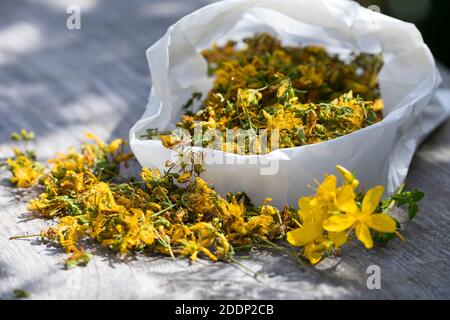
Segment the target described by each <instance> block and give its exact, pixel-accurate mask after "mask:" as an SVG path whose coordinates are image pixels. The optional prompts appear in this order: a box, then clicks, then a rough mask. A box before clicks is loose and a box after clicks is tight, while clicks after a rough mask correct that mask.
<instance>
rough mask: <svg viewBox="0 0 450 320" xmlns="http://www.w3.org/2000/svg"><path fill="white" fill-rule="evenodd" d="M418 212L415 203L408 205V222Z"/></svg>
mask: <svg viewBox="0 0 450 320" xmlns="http://www.w3.org/2000/svg"><path fill="white" fill-rule="evenodd" d="M418 210H419V206H418V205H417V202H411V203H410V204H409V205H408V216H409V220H412V219H414V218H415V216H416V214H417V211H418Z"/></svg>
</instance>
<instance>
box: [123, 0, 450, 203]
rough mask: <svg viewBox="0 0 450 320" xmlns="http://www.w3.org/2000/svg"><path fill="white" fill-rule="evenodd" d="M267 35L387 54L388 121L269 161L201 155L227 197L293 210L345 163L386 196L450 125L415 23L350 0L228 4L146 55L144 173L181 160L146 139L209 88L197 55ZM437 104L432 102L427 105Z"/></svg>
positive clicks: (137, 148)
mask: <svg viewBox="0 0 450 320" xmlns="http://www.w3.org/2000/svg"><path fill="white" fill-rule="evenodd" d="M255 32H269V33H271V34H273V35H275V36H277V37H278V38H280V39H281V40H282V41H283V43H284V44H291V45H293V44H302V45H308V44H315V45H324V46H326V48H327V50H328V51H329V52H334V53H342V54H345V53H348V52H351V51H364V52H369V53H378V52H382V53H383V55H384V62H385V64H384V67H383V69H382V70H381V73H380V75H379V81H380V88H381V95H382V98H383V99H384V101H385V110H384V116H385V118H384V120H383V121H381V122H379V123H377V124H374V125H372V126H370V127H367V128H364V129H362V130H359V131H356V132H354V133H352V134H349V135H346V136H343V137H340V138H337V139H334V140H331V141H327V142H322V143H319V144H314V145H307V146H301V147H296V148H289V149H279V150H275V151H272V152H271V153H269V154H266V155H247V156H245V155H236V154H231V153H223V152H221V151H216V150H211V149H204V150H203V151H204V152H205V154H206V156H207V157H212V158H214V157H216V158H217V159H219V158H221V159H225V161H222V163H211V161H209V163H207V164H206V172H205V173H204V174H203V177H204V178H205V179H206V180H207V181H208V182H210V183H211V184H212V185H213V186H214V188H215V189H216V190H217V191H218V192H219V193H221V194H222V195H224V194H225V193H226V192H237V191H245V192H247V194H248V195H249V196H250V198H251V199H253V200H254V202H255V204H259V203H260V202H261V201H262V200H263V199H264V198H265V197H270V198H273V199H274V200H273V202H272V204H274V205H277V206H283V205H284V204H286V203H289V204H296V203H297V199H298V197H299V196H300V195H306V194H311V193H312V191H313V190H312V189H314V188H315V186H316V184H315V181H316V179H317V180H321V179H322V177H323V174H324V173H334V172H335V165H336V164H341V165H343V166H345V167H346V168H348V169H350V170H352V171H354V172H356V174H357V176H358V178H359V179H360V181H361V183H362V185H365V186H367V187H371V186H373V185H378V184H382V185H384V186H385V187H386V191H387V193H386V194H389V193H393V192H394V191H395V190H396V189H397V188H398V187H399V185H400V184H401V183H402V182H403V181H404V179H405V177H406V175H407V172H408V168H409V165H410V162H411V159H412V157H413V154H414V152H415V150H416V148H417V146H418V145H419V144H420V142H421V141H422V140H423V139H424V138H425V136H426V135H427V134H429V133H430V132H431V131H432V130H433V129H434V128H436V127H437V126H438V125H439V124H440V123H442V122H443V121H444V120H445V119H447V117H448V116H449V112H450V110H449V109H450V108H449V105H448V103H447V105H445V103H444V101H445V100H447V101H449V100H450V99H449V98H450V94H449V92H440V93H438V94H437V95H436V98H435V99H434V100H433V101H432V102H431V100H432V98H433V96H434V94H435V91H436V89H437V88H438V85H439V83H440V81H441V78H440V75H439V72H438V70H437V68H436V65H435V61H434V59H433V56H432V54H431V52H430V50H429V49H428V47H427V46H426V45H425V44H424V42H423V39H422V36H421V34H420V33H419V31H418V30H417V29H416V27H415V26H414V25H412V24H409V23H406V22H403V21H399V20H396V19H393V18H390V17H387V16H385V15H382V14H379V13H376V12H373V11H371V10H368V9H366V8H363V7H361V6H359V5H358V4H357V3H355V2H352V1H346V0H229V1H221V2H217V3H214V4H211V5H208V6H206V7H204V8H202V9H200V10H198V11H196V12H194V13H192V14H190V15H188V16H186V17H184V18H182V19H181V20H179V21H178V22H177V23H175V24H174V25H172V26H171V27H170V28H169V29H168V30H167V33H166V34H165V35H164V36H163V37H162V38H161V39H160V40H159V41H158V42H156V43H155V44H154V45H153V46H152V47H151V48H149V49H148V51H147V59H148V62H149V65H150V71H151V75H152V82H153V87H152V90H151V93H150V97H149V101H148V105H147V108H146V111H145V113H144V115H143V116H142V118H141V119H140V120H139V121H138V122H137V123H136V124H135V125H134V126H133V128H132V129H131V131H130V143H131V148H132V150H133V152H134V154H135V155H136V157H137V159H138V161H139V162H140V164H141V165H142V166H147V167H158V168H160V169H164V163H165V162H166V160H168V159H169V158H172V159H173V158H174V154H172V152H171V150H168V149H166V148H164V147H163V146H162V144H161V141H159V140H145V139H142V137H141V136H142V134H143V133H145V130H146V129H148V128H159V129H160V130H167V129H173V128H175V124H176V122H177V121H178V120H179V119H180V117H181V115H182V114H183V110H182V107H181V106H182V105H183V104H184V103H185V102H186V101H187V100H188V99H189V98H190V96H191V94H192V92H198V91H200V92H202V93H203V96H205V95H206V94H207V92H208V91H209V90H210V89H211V88H212V84H213V78H209V77H208V76H207V63H206V61H205V59H204V58H203V57H202V56H201V54H200V52H201V51H202V50H203V49H205V48H209V47H211V45H212V44H213V43H218V44H224V43H225V42H226V41H227V40H229V39H234V40H238V41H239V40H241V39H242V38H244V37H247V36H252V35H253V34H254V33H255ZM430 102H431V103H430Z"/></svg>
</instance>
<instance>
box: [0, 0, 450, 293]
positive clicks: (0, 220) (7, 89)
mask: <svg viewBox="0 0 450 320" xmlns="http://www.w3.org/2000/svg"><path fill="white" fill-rule="evenodd" d="M207 3H208V1H200V0H198V1H193V0H190V1H187V0H185V1H174V0H158V1H150V0H147V1H144V0H143V1H137V0H127V1H123V0H71V1H67V0H40V1H32V0H29V1H20V0H2V1H1V3H0V146H1V147H0V156H1V157H2V158H4V157H7V156H9V155H10V151H9V149H10V142H9V133H10V132H11V131H14V130H17V129H20V128H28V129H30V130H34V131H35V132H36V134H37V136H38V141H37V142H36V143H35V145H34V146H35V147H36V148H37V149H38V150H39V157H40V159H41V160H44V159H46V158H48V157H50V156H52V155H53V154H54V152H56V151H61V150H65V149H66V148H67V147H69V146H71V145H75V146H76V145H78V144H79V139H80V138H82V133H83V132H85V131H91V132H94V133H96V134H98V135H99V136H101V137H102V138H105V139H109V138H114V137H119V136H125V137H127V135H128V130H129V128H130V127H131V125H132V124H133V123H134V122H135V121H136V120H137V119H138V118H139V117H140V115H141V114H142V112H143V111H144V107H145V104H146V100H147V97H148V93H149V88H150V81H149V79H150V77H149V72H148V67H147V62H146V59H145V50H146V49H147V48H148V47H149V46H150V45H151V44H152V43H153V42H154V41H156V40H157V39H158V38H159V37H161V36H162V35H163V33H164V32H165V30H166V29H167V28H168V27H169V26H170V25H171V24H172V23H174V22H175V21H176V20H178V19H179V18H180V17H181V16H183V15H185V14H187V13H189V12H191V11H193V10H195V9H197V8H199V7H201V6H203V5H205V4H207ZM69 4H77V5H79V6H80V7H81V30H68V29H67V28H66V18H67V14H66V8H67V6H68V5H69ZM440 69H441V71H442V73H443V76H444V86H445V87H447V88H450V81H449V75H450V73H449V72H448V71H447V70H446V69H445V68H444V67H440ZM7 177H8V175H7V174H6V173H2V174H1V176H0V179H1V182H0V299H11V298H14V294H13V290H15V289H23V290H26V291H29V292H30V293H31V296H30V299H180V298H188V299H190V298H192V299H215V298H226V299H228V298H229V299H253V298H256V299H319V298H331V299H338V298H344V299H371V298H373V299H386V298H387V299H398V298H420V299H423V298H437V299H448V298H450V277H449V276H448V275H449V271H450V267H449V262H450V212H449V204H450V199H449V196H450V179H449V177H450V122H447V123H445V124H444V125H443V126H441V127H440V128H439V129H438V130H436V131H435V132H434V133H433V134H432V135H431V136H430V137H429V138H428V139H427V140H426V141H425V142H424V144H423V145H422V146H421V148H420V150H419V151H418V152H417V154H416V156H415V158H414V161H413V164H412V166H411V169H410V174H409V176H408V180H407V187H408V188H413V187H418V188H420V189H422V190H423V191H424V192H425V193H426V195H427V196H426V198H425V199H424V201H423V203H422V205H421V209H422V210H421V212H420V214H419V215H418V217H417V219H416V220H414V221H413V222H411V223H408V224H407V225H406V226H405V231H404V236H405V238H406V240H405V241H404V242H401V241H393V242H392V243H390V244H389V245H388V246H387V247H381V248H377V249H374V250H373V251H371V252H370V253H369V252H367V251H365V250H363V249H362V248H361V247H359V246H358V245H354V246H351V247H349V248H348V249H346V251H345V252H344V254H343V255H342V257H338V258H335V259H328V260H326V261H325V262H324V263H322V264H320V265H319V266H318V267H317V268H316V269H313V268H307V269H306V270H304V269H301V268H300V267H299V266H298V265H296V264H295V263H294V262H293V261H291V260H290V259H289V258H288V257H284V256H280V255H279V254H277V253H271V252H265V251H259V252H254V253H252V254H251V257H250V258H247V259H242V260H241V262H242V264H243V265H245V266H246V267H247V268H249V269H251V270H253V271H254V272H258V276H257V277H256V278H255V277H252V276H251V275H249V274H248V273H246V272H245V271H243V270H242V268H239V267H238V266H236V265H230V264H225V263H209V262H204V261H200V262H198V263H190V262H189V261H186V260H176V261H173V260H171V259H168V258H161V257H158V256H151V255H137V256H134V257H131V258H129V259H128V260H127V261H126V262H125V261H123V260H120V259H118V258H117V257H116V256H115V255H114V254H112V253H111V252H110V251H109V250H106V249H103V248H96V249H94V258H93V260H92V261H91V263H89V264H88V266H86V267H78V268H75V269H72V270H69V271H67V270H64V268H63V260H64V258H65V254H64V253H63V252H62V251H61V250H60V249H58V248H56V247H53V246H49V245H47V244H43V243H40V242H39V241H38V240H33V239H27V240H15V241H11V240H9V237H11V236H14V235H18V234H34V233H37V232H39V230H40V229H41V228H43V227H44V226H46V225H47V222H46V221H45V220H39V219H31V220H30V219H29V218H30V216H29V215H28V214H27V212H26V200H27V199H28V198H29V197H31V196H32V195H30V194H27V193H23V192H21V191H20V190H15V189H12V188H11V186H10V184H9V182H8V180H7ZM398 213H399V214H400V215H401V214H404V212H398ZM370 265H378V266H379V267H380V268H381V277H382V280H381V283H382V287H381V289H380V290H369V289H368V288H367V285H366V281H367V277H368V274H367V273H366V270H367V268H368V266H370Z"/></svg>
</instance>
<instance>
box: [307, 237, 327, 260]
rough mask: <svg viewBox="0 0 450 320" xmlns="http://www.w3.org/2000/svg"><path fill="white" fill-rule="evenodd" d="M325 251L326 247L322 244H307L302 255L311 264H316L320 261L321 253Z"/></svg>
mask: <svg viewBox="0 0 450 320" xmlns="http://www.w3.org/2000/svg"><path fill="white" fill-rule="evenodd" d="M326 249H327V247H326V246H325V245H324V244H323V243H319V244H316V243H314V242H311V243H309V244H308V245H307V246H306V247H305V251H304V253H303V254H304V255H305V257H306V258H308V260H309V262H311V264H316V263H318V262H319V261H320V260H322V257H323V253H324V251H325V250H326Z"/></svg>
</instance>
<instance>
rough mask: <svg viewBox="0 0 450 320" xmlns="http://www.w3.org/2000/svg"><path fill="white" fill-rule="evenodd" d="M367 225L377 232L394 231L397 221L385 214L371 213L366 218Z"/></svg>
mask: <svg viewBox="0 0 450 320" xmlns="http://www.w3.org/2000/svg"><path fill="white" fill-rule="evenodd" d="M367 226H368V227H369V228H370V229H373V230H375V231H378V232H385V233H394V232H395V230H397V223H396V222H395V220H394V219H393V218H392V217H390V216H388V215H387V214H372V215H371V216H370V217H369V219H368V220H367Z"/></svg>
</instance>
